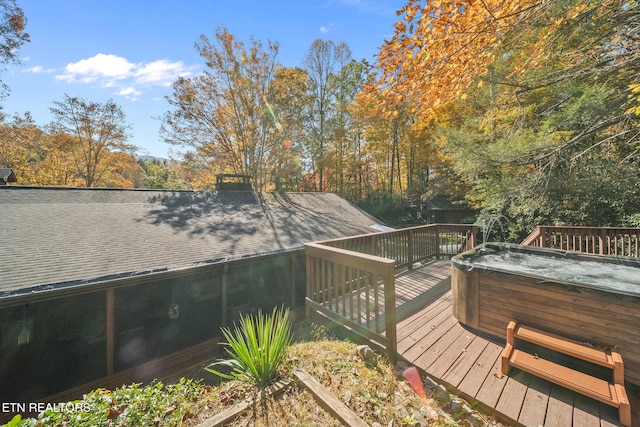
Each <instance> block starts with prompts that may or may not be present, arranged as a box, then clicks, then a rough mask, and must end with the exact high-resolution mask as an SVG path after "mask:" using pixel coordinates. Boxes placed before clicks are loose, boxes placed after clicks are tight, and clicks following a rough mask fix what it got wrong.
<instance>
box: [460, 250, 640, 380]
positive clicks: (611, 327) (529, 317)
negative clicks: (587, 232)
mask: <svg viewBox="0 0 640 427" xmlns="http://www.w3.org/2000/svg"><path fill="white" fill-rule="evenodd" d="M451 261H452V274H451V287H452V292H453V314H454V316H455V317H456V318H457V319H458V320H459V321H460V322H461V323H463V324H465V325H467V326H469V327H471V328H474V329H477V330H479V331H481V332H486V333H489V334H492V335H495V336H498V337H502V338H504V337H505V334H506V329H507V324H508V323H509V321H510V320H516V321H518V322H521V323H523V324H527V325H530V326H533V327H537V328H540V329H544V330H547V331H549V332H554V333H556V334H559V335H562V336H565V337H568V338H573V339H575V340H578V341H580V342H585V343H589V344H593V345H598V346H603V347H611V348H613V347H615V348H617V350H618V352H620V353H621V354H622V357H623V360H624V364H625V378H626V379H627V380H628V381H630V382H633V383H635V384H640V260H638V259H635V258H627V257H612V256H598V255H588V254H581V253H577V252H568V251H560V250H555V249H543V248H536V247H530V246H520V245H512V244H506V243H487V244H484V245H480V246H478V247H476V248H475V249H473V250H471V251H468V252H465V253H463V254H460V255H457V256H455V257H453V259H452V260H451Z"/></svg>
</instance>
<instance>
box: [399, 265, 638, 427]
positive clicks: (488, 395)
mask: <svg viewBox="0 0 640 427" xmlns="http://www.w3.org/2000/svg"><path fill="white" fill-rule="evenodd" d="M448 264H449V263H448V262H446V261H439V262H437V263H432V264H427V265H425V266H424V267H422V268H419V269H415V270H409V271H406V272H404V273H403V274H402V280H401V281H398V280H396V289H397V290H398V289H401V286H402V283H407V284H409V285H410V286H411V290H410V291H402V290H400V292H404V293H403V295H413V296H414V297H415V298H417V299H418V300H419V301H420V304H421V306H420V309H419V310H414V311H413V312H412V313H411V314H409V315H405V316H404V317H403V318H400V317H399V319H400V320H399V321H398V325H397V336H398V353H399V355H400V356H401V357H402V358H403V359H405V360H406V361H408V362H409V363H412V364H414V365H416V366H417V367H419V368H420V369H421V370H423V371H424V372H426V373H427V374H428V375H429V376H431V377H432V378H434V379H436V381H439V382H442V383H443V384H445V385H447V386H448V387H450V388H453V389H456V390H458V392H459V393H460V395H461V396H462V397H464V398H466V399H467V400H469V401H471V402H473V404H474V405H476V404H478V405H480V406H481V407H483V408H484V409H488V410H493V411H495V413H496V415H497V416H498V417H499V418H501V419H503V420H505V421H509V420H511V421H512V422H514V423H519V424H522V425H525V426H535V427H537V426H548V427H553V426H572V425H573V427H588V426H599V427H608V426H617V425H620V424H619V418H618V411H617V409H616V408H613V407H610V406H608V405H605V404H602V403H600V402H597V401H595V400H593V399H589V398H587V397H585V396H582V395H580V394H578V393H574V392H572V391H570V390H567V389H565V388H562V387H560V386H557V385H555V384H552V383H550V382H548V381H545V380H543V379H540V378H537V377H535V376H533V375H530V374H528V373H525V372H523V371H520V370H518V369H515V368H512V369H511V370H510V372H509V375H507V376H503V375H501V374H500V356H501V353H502V349H503V347H504V339H501V338H497V337H491V336H488V335H486V334H481V333H478V332H476V331H473V330H471V329H469V328H467V327H465V326H463V325H462V324H460V323H459V322H458V321H457V320H456V319H455V317H454V316H453V313H452V307H451V304H452V299H451V291H450V287H449V282H447V279H448V276H447V275H445V274H443V271H446V270H447V269H448V270H449V273H450V267H449V265H448ZM443 265H444V267H443ZM430 268H433V269H434V271H435V276H436V278H437V279H438V280H440V284H437V283H434V280H433V279H432V278H431V279H425V277H427V276H429V269H430ZM447 274H448V273H447ZM423 280H424V284H423V286H424V287H423V288H422V291H420V286H421V285H420V283H421V281H423ZM443 283H444V284H445V285H446V286H444V287H443V285H442V284H443ZM397 304H410V302H407V300H406V299H404V298H401V299H397ZM505 332H506V325H505ZM630 387H633V388H632V389H630ZM630 390H632V391H630ZM627 392H628V393H629V398H630V400H631V408H632V421H633V425H634V426H640V420H639V419H638V418H640V417H639V416H638V411H639V409H638V406H639V405H640V392H638V389H637V388H636V387H635V386H630V385H627Z"/></svg>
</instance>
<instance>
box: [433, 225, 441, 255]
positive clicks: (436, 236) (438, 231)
mask: <svg viewBox="0 0 640 427" xmlns="http://www.w3.org/2000/svg"><path fill="white" fill-rule="evenodd" d="M434 235H435V240H436V259H440V228H439V226H437V225H436V231H435V233H434Z"/></svg>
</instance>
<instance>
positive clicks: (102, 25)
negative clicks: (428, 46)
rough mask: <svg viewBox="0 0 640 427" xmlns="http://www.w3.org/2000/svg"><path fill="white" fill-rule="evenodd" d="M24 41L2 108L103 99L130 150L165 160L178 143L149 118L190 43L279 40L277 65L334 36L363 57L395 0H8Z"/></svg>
mask: <svg viewBox="0 0 640 427" xmlns="http://www.w3.org/2000/svg"><path fill="white" fill-rule="evenodd" d="M17 3H18V6H19V7H21V8H22V9H23V10H24V12H25V15H26V17H27V32H28V33H29V34H30V36H31V42H30V43H28V44H26V45H25V46H24V47H23V48H22V49H21V50H20V55H19V56H20V58H21V59H22V63H21V64H20V65H9V66H8V67H7V69H6V70H5V71H4V72H3V73H2V75H1V76H0V77H1V78H2V80H3V82H4V83H6V84H7V85H8V86H9V88H10V90H11V93H10V95H9V97H8V98H6V99H5V100H4V102H3V103H2V105H3V111H4V113H5V114H8V115H13V114H14V113H20V114H23V113H25V112H27V111H29V112H31V114H32V116H33V118H34V120H35V121H36V123H37V124H38V125H39V126H45V125H46V124H47V123H49V122H50V121H51V115H50V113H49V108H50V107H51V106H53V102H54V101H61V100H63V98H64V94H68V95H69V96H78V97H82V98H84V99H87V100H89V101H95V102H105V101H107V100H108V99H113V101H115V102H116V103H117V104H119V105H120V106H122V108H123V110H124V112H125V114H126V117H127V122H128V123H129V124H131V126H132V128H131V132H130V133H131V138H130V141H129V142H130V143H132V144H134V145H137V146H139V147H141V150H140V153H142V154H151V155H154V156H159V157H168V153H169V150H174V151H175V150H176V149H179V148H178V147H171V146H169V145H167V144H165V143H164V142H162V141H160V138H159V136H158V130H159V128H160V120H159V117H160V116H162V114H163V113H164V112H165V111H167V109H168V108H169V106H168V104H167V102H166V100H165V98H164V97H165V96H166V95H169V94H170V93H171V86H170V85H171V83H172V82H173V81H174V80H175V79H176V78H177V77H178V76H187V77H188V76H195V75H197V74H198V73H199V72H201V70H202V69H203V67H204V65H203V61H202V59H201V58H200V57H199V56H198V54H197V52H196V50H195V48H194V43H195V42H196V41H197V39H198V37H199V36H200V35H201V34H205V35H207V36H209V38H210V39H213V35H214V33H215V30H216V28H218V27H226V28H227V29H228V30H229V31H230V32H231V33H232V34H233V35H234V36H236V37H237V38H238V39H240V40H241V41H243V42H245V44H248V43H249V41H250V37H252V36H253V37H254V38H255V39H257V40H260V41H262V42H263V44H265V45H266V42H267V40H272V41H277V42H278V43H279V44H280V53H279V61H280V63H281V64H282V65H284V66H300V65H302V60H303V57H304V55H305V54H306V52H307V51H308V48H309V46H310V45H311V43H312V42H313V41H314V40H316V39H318V38H320V39H325V40H333V41H334V42H336V43H338V42H341V41H344V42H345V43H347V44H348V45H349V47H350V48H351V50H352V52H353V57H354V58H355V59H362V58H365V59H367V60H369V61H371V62H373V60H374V55H375V54H376V53H377V51H378V48H379V46H380V45H382V43H383V42H384V40H385V39H389V38H390V37H391V36H392V35H393V24H394V23H395V22H396V21H397V20H398V17H397V16H396V14H395V11H396V10H398V9H400V8H401V7H402V6H403V5H404V3H405V1H404V0H315V1H312V0H291V1H278V0H276V1H273V0H272V1H267V0H262V1H254V0H245V1H242V0H239V1H226V0H179V1H178V0H171V1H170V0H154V1H142V0H17Z"/></svg>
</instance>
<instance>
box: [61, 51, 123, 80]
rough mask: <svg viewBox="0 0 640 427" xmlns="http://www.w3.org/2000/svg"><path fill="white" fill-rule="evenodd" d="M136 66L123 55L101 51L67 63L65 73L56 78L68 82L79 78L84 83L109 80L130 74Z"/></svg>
mask: <svg viewBox="0 0 640 427" xmlns="http://www.w3.org/2000/svg"><path fill="white" fill-rule="evenodd" d="M134 67H135V64H132V63H131V62H129V61H128V60H127V59H125V58H123V57H121V56H116V55H105V54H103V53H99V54H97V55H96V56H93V57H91V58H87V59H81V60H80V61H78V62H72V63H70V64H67V66H66V67H64V73H63V74H60V75H58V76H56V79H58V80H64V81H66V82H68V83H73V82H75V81H78V80H79V81H81V82H84V83H90V82H93V81H98V80H106V81H107V82H109V81H113V80H120V79H124V78H126V77H128V76H130V75H131V72H132V70H133V68H134Z"/></svg>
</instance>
